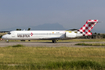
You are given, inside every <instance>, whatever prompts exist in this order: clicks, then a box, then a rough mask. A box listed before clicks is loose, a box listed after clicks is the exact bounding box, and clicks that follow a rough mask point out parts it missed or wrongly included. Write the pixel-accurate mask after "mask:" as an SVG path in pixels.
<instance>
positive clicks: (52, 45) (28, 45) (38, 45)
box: [0, 41, 105, 47]
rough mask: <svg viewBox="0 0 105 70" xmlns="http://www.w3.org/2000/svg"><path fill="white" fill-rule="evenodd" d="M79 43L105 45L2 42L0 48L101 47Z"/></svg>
mask: <svg viewBox="0 0 105 70" xmlns="http://www.w3.org/2000/svg"><path fill="white" fill-rule="evenodd" d="M77 43H105V42H57V43H52V42H9V43H6V42H4V41H3V42H2V41H1V42H0V47H7V46H12V45H17V44H21V45H24V46H27V47H101V46H79V45H75V44H77Z"/></svg>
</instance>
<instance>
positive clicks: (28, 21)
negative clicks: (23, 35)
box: [0, 0, 105, 33]
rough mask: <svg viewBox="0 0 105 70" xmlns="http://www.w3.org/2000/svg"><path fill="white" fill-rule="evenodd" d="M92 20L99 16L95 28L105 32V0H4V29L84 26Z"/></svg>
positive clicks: (0, 8)
mask: <svg viewBox="0 0 105 70" xmlns="http://www.w3.org/2000/svg"><path fill="white" fill-rule="evenodd" d="M88 19H98V20H99V21H100V23H98V24H96V25H95V27H94V30H96V32H100V33H105V31H104V30H105V0H0V31H1V30H3V29H7V28H12V27H17V26H25V27H27V26H37V25H41V24H45V23H48V24H54V23H59V24H61V25H62V26H63V27H64V28H65V29H71V28H81V27H82V26H83V25H84V24H85V22H86V20H88Z"/></svg>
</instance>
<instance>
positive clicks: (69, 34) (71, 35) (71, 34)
mask: <svg viewBox="0 0 105 70" xmlns="http://www.w3.org/2000/svg"><path fill="white" fill-rule="evenodd" d="M75 37H76V33H75V31H67V32H66V38H75Z"/></svg>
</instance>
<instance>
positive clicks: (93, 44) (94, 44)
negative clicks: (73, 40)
mask: <svg viewBox="0 0 105 70" xmlns="http://www.w3.org/2000/svg"><path fill="white" fill-rule="evenodd" d="M75 45H82V46H105V44H100V43H92V44H90V43H89V44H88V43H78V44H75Z"/></svg>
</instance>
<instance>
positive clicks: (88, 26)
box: [79, 20, 98, 36]
mask: <svg viewBox="0 0 105 70" xmlns="http://www.w3.org/2000/svg"><path fill="white" fill-rule="evenodd" d="M96 23H98V20H87V21H86V24H85V25H83V27H81V28H80V29H79V32H80V33H81V34H83V35H84V36H89V35H92V33H91V32H90V31H91V30H92V29H93V27H94V26H95V24H96Z"/></svg>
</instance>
